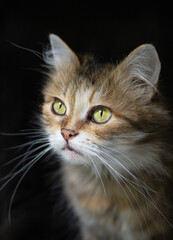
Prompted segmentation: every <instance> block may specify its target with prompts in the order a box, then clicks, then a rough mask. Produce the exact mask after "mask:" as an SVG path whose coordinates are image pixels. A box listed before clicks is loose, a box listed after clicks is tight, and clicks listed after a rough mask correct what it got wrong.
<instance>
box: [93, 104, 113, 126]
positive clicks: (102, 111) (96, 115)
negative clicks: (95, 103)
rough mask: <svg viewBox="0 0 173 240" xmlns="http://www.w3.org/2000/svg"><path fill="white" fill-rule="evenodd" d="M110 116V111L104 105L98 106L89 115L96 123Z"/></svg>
mask: <svg viewBox="0 0 173 240" xmlns="http://www.w3.org/2000/svg"><path fill="white" fill-rule="evenodd" d="M111 116H112V112H111V111H110V110H109V109H108V108H106V107H98V108H97V109H95V110H94V111H93V113H92V115H91V119H92V120H93V121H94V122H96V123H105V122H107V121H108V120H109V119H110V118H111Z"/></svg>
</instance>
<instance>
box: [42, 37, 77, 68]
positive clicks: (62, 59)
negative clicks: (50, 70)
mask: <svg viewBox="0 0 173 240" xmlns="http://www.w3.org/2000/svg"><path fill="white" fill-rule="evenodd" d="M49 40H50V46H51V49H50V50H48V51H46V58H45V61H46V62H47V63H48V64H49V65H52V66H54V67H55V68H65V67H68V66H69V65H70V66H71V67H72V66H73V67H74V66H76V65H79V60H78V58H77V56H76V54H75V53H74V52H73V51H72V50H71V49H70V48H69V47H68V46H67V44H66V43H65V42H64V41H63V40H62V39H61V38H59V37H58V36H57V35H55V34H50V35H49Z"/></svg>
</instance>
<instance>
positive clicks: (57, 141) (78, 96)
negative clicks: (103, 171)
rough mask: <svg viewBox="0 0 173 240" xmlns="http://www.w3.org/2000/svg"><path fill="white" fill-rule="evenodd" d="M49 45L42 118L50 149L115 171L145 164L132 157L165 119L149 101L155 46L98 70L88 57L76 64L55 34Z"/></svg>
mask: <svg viewBox="0 0 173 240" xmlns="http://www.w3.org/2000/svg"><path fill="white" fill-rule="evenodd" d="M50 41H51V48H52V50H51V51H52V55H53V56H52V58H53V60H51V66H53V67H52V71H50V74H49V80H48V81H47V84H46V86H45V88H44V91H43V94H44V99H45V100H44V104H43V108H42V116H43V121H44V128H45V131H46V132H47V133H48V135H49V142H50V145H51V146H52V148H53V149H54V151H55V152H56V153H57V154H58V155H61V157H62V159H64V160H65V161H67V162H69V163H71V164H83V165H87V166H94V165H97V167H98V168H99V166H100V167H101V166H102V165H105V166H106V167H109V168H113V169H117V170H118V171H119V169H120V168H121V170H122V169H123V168H125V169H126V170H127V169H130V168H134V165H135V166H136V168H138V167H140V166H144V162H143V161H142V157H141V159H138V160H137V159H136V155H135V154H136V153H137V155H138V156H139V154H140V151H141V148H140V144H141V142H142V141H143V142H145V140H146V139H147V138H148V136H149V135H150V134H151V132H154V131H155V130H156V128H157V127H158V124H156V122H157V123H158V120H157V118H158V117H159V118H160V123H162V121H163V120H162V117H163V116H164V113H163V114H161V113H160V112H161V109H160V108H159V107H158V106H159V105H158V104H157V107H156V106H155V105H154V104H153V103H152V97H153V96H154V94H155V92H156V91H157V90H156V88H155V85H156V83H157V80H158V76H159V72H160V62H159V59H158V56H157V53H156V51H155V49H154V47H153V46H151V45H143V46H142V47H140V48H138V49H136V50H135V51H134V52H132V53H131V54H130V55H129V56H128V57H127V58H126V59H125V60H124V61H123V62H121V63H120V64H119V65H118V66H115V65H113V64H107V65H104V66H103V65H102V66H100V65H98V64H96V62H94V60H93V59H92V58H90V57H84V59H83V60H82V61H81V62H80V61H79V60H78V58H77V56H76V55H75V54H74V53H73V52H72V50H71V49H69V48H68V47H67V45H66V44H65V43H64V42H63V41H62V40H60V39H59V38H58V37H56V36H54V35H51V37H50ZM49 60H50V58H49ZM49 60H48V61H49ZM49 63H50V62H49ZM162 111H163V110H162ZM162 115H163V116H162ZM134 148H135V151H134ZM147 148H148V145H147V144H146V145H143V148H142V152H143V154H144V153H145V151H146V149H147ZM150 148H152V145H150ZM153 148H154V147H153ZM156 151H157V150H156ZM142 152H141V154H142ZM153 152H154V151H153ZM153 154H154V153H153ZM151 163H152V161H151Z"/></svg>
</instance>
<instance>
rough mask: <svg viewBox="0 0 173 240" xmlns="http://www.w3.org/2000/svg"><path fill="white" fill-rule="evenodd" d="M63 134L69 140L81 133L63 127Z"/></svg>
mask: <svg viewBox="0 0 173 240" xmlns="http://www.w3.org/2000/svg"><path fill="white" fill-rule="evenodd" d="M61 134H62V136H63V137H64V139H65V140H66V141H67V142H68V141H69V139H70V138H72V137H75V136H77V135H78V134H79V133H78V132H76V131H75V130H72V129H68V128H62V129H61Z"/></svg>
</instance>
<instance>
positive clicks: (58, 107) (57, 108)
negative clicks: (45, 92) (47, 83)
mask: <svg viewBox="0 0 173 240" xmlns="http://www.w3.org/2000/svg"><path fill="white" fill-rule="evenodd" d="M52 109H53V112H54V113H55V114H58V115H64V114H65V112H66V106H65V105H64V103H63V102H61V101H60V100H59V99H56V100H55V101H54V103H53V105H52Z"/></svg>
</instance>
